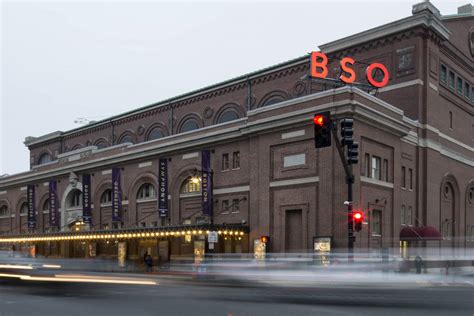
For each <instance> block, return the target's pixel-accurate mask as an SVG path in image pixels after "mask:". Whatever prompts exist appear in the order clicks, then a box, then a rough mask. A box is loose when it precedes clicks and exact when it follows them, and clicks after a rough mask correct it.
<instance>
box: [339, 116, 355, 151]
mask: <svg viewBox="0 0 474 316" xmlns="http://www.w3.org/2000/svg"><path fill="white" fill-rule="evenodd" d="M353 126H354V120H353V119H349V118H345V119H343V120H342V121H341V145H342V146H346V145H352V143H353V142H354V128H353Z"/></svg>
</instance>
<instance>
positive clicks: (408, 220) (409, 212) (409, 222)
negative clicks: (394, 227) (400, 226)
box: [405, 206, 413, 226]
mask: <svg viewBox="0 0 474 316" xmlns="http://www.w3.org/2000/svg"><path fill="white" fill-rule="evenodd" d="M412 213H413V209H412V207H411V206H409V207H408V211H407V216H406V220H405V222H406V224H407V225H410V226H411V225H413V222H412V216H413V214H412Z"/></svg>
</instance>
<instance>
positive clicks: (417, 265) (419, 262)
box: [415, 256, 423, 274]
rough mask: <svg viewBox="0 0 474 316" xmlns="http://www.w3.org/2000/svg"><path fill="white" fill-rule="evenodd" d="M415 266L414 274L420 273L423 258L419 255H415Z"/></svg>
mask: <svg viewBox="0 0 474 316" xmlns="http://www.w3.org/2000/svg"><path fill="white" fill-rule="evenodd" d="M415 268H416V274H421V268H423V259H421V257H420V256H416V258H415Z"/></svg>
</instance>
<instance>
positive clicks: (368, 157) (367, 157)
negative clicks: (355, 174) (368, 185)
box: [365, 154, 370, 178]
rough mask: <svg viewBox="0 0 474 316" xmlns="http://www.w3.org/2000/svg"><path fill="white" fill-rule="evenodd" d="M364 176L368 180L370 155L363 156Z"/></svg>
mask: <svg viewBox="0 0 474 316" xmlns="http://www.w3.org/2000/svg"><path fill="white" fill-rule="evenodd" d="M365 176H366V177H367V178H370V155H369V154H365Z"/></svg>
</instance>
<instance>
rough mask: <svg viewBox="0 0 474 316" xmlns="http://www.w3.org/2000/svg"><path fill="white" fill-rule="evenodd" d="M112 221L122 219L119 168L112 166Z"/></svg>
mask: <svg viewBox="0 0 474 316" xmlns="http://www.w3.org/2000/svg"><path fill="white" fill-rule="evenodd" d="M112 221H114V222H121V221H122V185H121V177H120V168H112Z"/></svg>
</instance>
